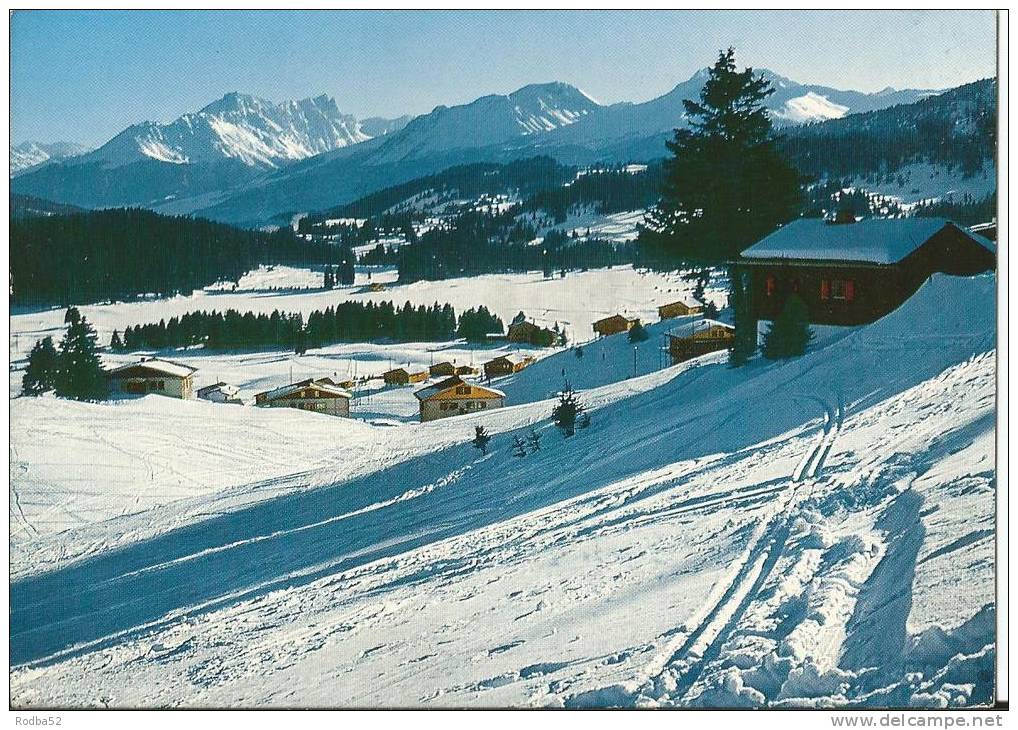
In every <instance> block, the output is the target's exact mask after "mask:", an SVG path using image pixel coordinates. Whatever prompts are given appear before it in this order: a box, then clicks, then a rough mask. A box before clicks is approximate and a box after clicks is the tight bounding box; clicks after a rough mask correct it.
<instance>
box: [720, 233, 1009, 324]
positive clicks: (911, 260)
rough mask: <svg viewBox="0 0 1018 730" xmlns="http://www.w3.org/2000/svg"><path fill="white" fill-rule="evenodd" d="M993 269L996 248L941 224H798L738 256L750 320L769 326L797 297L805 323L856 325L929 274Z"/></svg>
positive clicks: (895, 303)
mask: <svg viewBox="0 0 1018 730" xmlns="http://www.w3.org/2000/svg"><path fill="white" fill-rule="evenodd" d="M995 267H996V245H995V244H994V243H993V242H992V241H990V240H989V239H987V238H984V237H982V236H979V235H976V234H974V233H972V232H971V231H969V230H967V229H965V228H963V227H961V226H959V225H956V224H954V223H951V222H950V221H947V220H944V219H942V218H893V219H891V218H885V219H878V218H873V219H867V220H861V221H851V222H828V221H824V220H820V219H800V220H797V221H794V222H793V223H789V224H788V225H786V226H783V227H782V228H779V229H778V230H777V231H775V232H774V233H772V234H771V235H769V236H767V237H766V238H764V239H763V240H761V241H760V242H759V243H756V244H754V245H753V246H751V247H749V248H748V249H746V250H745V251H743V252H742V256H741V257H740V258H739V260H738V261H737V262H736V268H737V270H738V271H740V272H741V273H742V275H743V277H744V280H746V281H747V285H748V288H749V292H750V295H749V306H750V308H751V315H752V316H751V318H750V320H751V321H758V320H772V321H773V320H774V319H775V318H777V316H778V315H779V314H780V313H781V310H782V309H783V307H784V304H785V299H786V298H787V297H788V296H789V295H790V294H793V293H794V294H797V295H798V296H800V297H801V298H802V299H803V301H804V302H805V303H806V306H807V307H808V309H809V313H810V322H811V323H812V324H819V325H860V324H867V323H869V322H874V321H876V320H877V319H880V318H881V317H883V316H884V315H885V314H888V313H889V312H891V311H893V310H895V309H897V308H898V307H899V306H901V305H902V304H903V303H904V302H905V301H906V300H907V299H908V298H909V297H911V296H912V295H913V294H914V293H915V292H916V290H917V289H918V288H919V287H920V286H921V285H922V284H923V282H925V281H926V280H927V279H929V278H930V276H931V275H932V274H934V273H938V272H939V273H944V274H952V275H955V276H972V275H975V274H979V273H981V272H984V271H990V270H992V269H994V268H995Z"/></svg>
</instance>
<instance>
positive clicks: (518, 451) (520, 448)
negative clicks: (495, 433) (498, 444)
mask: <svg viewBox="0 0 1018 730" xmlns="http://www.w3.org/2000/svg"><path fill="white" fill-rule="evenodd" d="M526 455H527V442H526V441H524V440H523V438H522V437H521V436H519V435H518V434H517V435H516V436H513V456H516V457H519V458H521V459H522V458H523V457H524V456H526Z"/></svg>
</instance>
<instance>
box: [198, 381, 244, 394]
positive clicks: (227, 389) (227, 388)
mask: <svg viewBox="0 0 1018 730" xmlns="http://www.w3.org/2000/svg"><path fill="white" fill-rule="evenodd" d="M214 390H221V391H223V392H224V393H236V392H237V390H238V388H237V386H236V385H230V384H229V383H224V382H223V381H221V380H220V381H219V382H218V383H213V384H212V385H206V386H203V387H201V388H198V395H202V394H203V393H211V392H212V391H214Z"/></svg>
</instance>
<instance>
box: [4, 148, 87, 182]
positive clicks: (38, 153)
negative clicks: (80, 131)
mask: <svg viewBox="0 0 1018 730" xmlns="http://www.w3.org/2000/svg"><path fill="white" fill-rule="evenodd" d="M85 151H86V148H85V147H83V146H82V145H79V144H75V143H73V142H53V143H50V144H45V143H43V142H22V143H21V144H12V145H11V161H10V165H11V167H10V174H11V175H16V174H18V173H19V172H24V171H25V170H30V169H33V168H36V167H38V166H39V165H43V164H46V163H47V162H56V161H58V160H63V159H66V158H68V157H74V156H75V155H80V154H82V153H83V152H85Z"/></svg>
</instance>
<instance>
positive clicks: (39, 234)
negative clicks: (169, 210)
mask: <svg viewBox="0 0 1018 730" xmlns="http://www.w3.org/2000/svg"><path fill="white" fill-rule="evenodd" d="M333 252H334V249H333V248H332V247H329V246H323V245H322V244H319V243H309V242H307V241H304V240H301V239H299V238H297V237H296V236H294V234H293V233H292V231H289V230H286V229H283V230H281V231H278V232H275V233H264V232H260V231H249V230H242V229H238V228H233V227H231V226H228V225H224V224H222V223H214V222H212V221H208V220H204V219H196V218H185V217H169V216H162V215H158V214H156V213H151V212H149V211H144V210H137V209H121V210H103V211H92V212H82V213H74V214H71V215H51V216H46V217H32V218H23V219H12V220H11V234H10V254H11V301H12V302H13V303H16V304H67V303H72V302H74V303H81V302H94V301H105V300H109V299H118V298H128V297H131V296H135V295H138V294H159V295H171V294H175V293H178V292H191V291H192V290H194V289H198V288H201V287H203V286H207V285H209V284H212V283H213V282H215V281H218V280H220V279H235V278H236V277H238V276H240V275H241V274H243V273H244V272H246V271H248V270H249V269H251V268H253V267H255V266H257V265H258V264H261V263H301V264H309V263H331V261H330V260H329V257H330V256H331V255H332V253H333Z"/></svg>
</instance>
